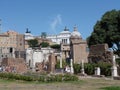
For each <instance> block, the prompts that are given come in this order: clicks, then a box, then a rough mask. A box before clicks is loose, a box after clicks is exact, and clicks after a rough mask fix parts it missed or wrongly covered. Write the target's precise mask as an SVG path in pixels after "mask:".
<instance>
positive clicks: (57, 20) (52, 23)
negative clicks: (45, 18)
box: [50, 14, 62, 30]
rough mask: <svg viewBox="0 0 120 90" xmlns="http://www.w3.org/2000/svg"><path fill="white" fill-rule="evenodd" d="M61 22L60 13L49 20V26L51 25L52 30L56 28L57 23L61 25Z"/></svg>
mask: <svg viewBox="0 0 120 90" xmlns="http://www.w3.org/2000/svg"><path fill="white" fill-rule="evenodd" d="M61 24H62V18H61V15H60V14H58V15H57V16H56V17H55V18H54V19H53V21H52V22H51V24H50V26H51V29H52V30H56V27H57V26H58V25H61Z"/></svg>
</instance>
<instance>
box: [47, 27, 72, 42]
mask: <svg viewBox="0 0 120 90" xmlns="http://www.w3.org/2000/svg"><path fill="white" fill-rule="evenodd" d="M70 36H71V32H70V31H69V29H67V28H66V27H65V29H64V31H62V32H60V33H59V34H58V35H47V37H46V38H47V39H50V40H51V41H52V42H54V43H56V44H61V43H64V44H70Z"/></svg>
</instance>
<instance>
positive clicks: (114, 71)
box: [112, 56, 118, 77]
mask: <svg viewBox="0 0 120 90" xmlns="http://www.w3.org/2000/svg"><path fill="white" fill-rule="evenodd" d="M112 60H113V61H112V63H113V66H112V77H117V76H118V72H117V66H116V61H115V56H113V59H112Z"/></svg>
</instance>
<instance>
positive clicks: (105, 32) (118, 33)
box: [87, 10, 120, 56]
mask: <svg viewBox="0 0 120 90" xmlns="http://www.w3.org/2000/svg"><path fill="white" fill-rule="evenodd" d="M87 41H88V45H89V46H91V45H95V44H103V43H107V44H108V46H109V47H110V48H112V49H113V51H114V52H115V53H116V54H117V55H119V56H120V10H118V11H117V10H111V11H108V12H106V13H105V14H104V15H103V16H102V18H101V20H99V21H97V23H96V24H95V25H94V30H93V32H92V33H91V35H90V36H89V37H88V38H87Z"/></svg>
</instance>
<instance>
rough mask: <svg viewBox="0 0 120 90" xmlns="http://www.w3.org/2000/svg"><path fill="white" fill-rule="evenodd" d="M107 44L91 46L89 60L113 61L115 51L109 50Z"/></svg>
mask: <svg viewBox="0 0 120 90" xmlns="http://www.w3.org/2000/svg"><path fill="white" fill-rule="evenodd" d="M108 49H109V48H108V45H107V44H97V45H92V46H91V47H90V52H89V55H88V62H90V63H92V62H94V63H98V62H99V61H103V62H108V63H112V58H113V53H112V52H111V51H109V50H108Z"/></svg>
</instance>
